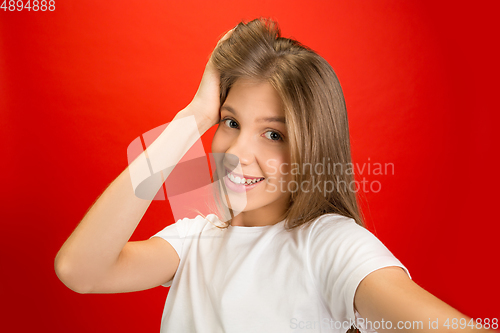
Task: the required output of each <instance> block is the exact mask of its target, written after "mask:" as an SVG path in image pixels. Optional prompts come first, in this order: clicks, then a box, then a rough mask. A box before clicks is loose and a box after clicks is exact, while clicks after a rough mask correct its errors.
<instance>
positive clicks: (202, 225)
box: [152, 214, 222, 238]
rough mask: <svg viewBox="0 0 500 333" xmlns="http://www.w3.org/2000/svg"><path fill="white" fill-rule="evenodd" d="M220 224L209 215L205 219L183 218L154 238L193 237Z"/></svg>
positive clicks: (199, 217)
mask: <svg viewBox="0 0 500 333" xmlns="http://www.w3.org/2000/svg"><path fill="white" fill-rule="evenodd" d="M221 223H222V222H220V220H219V219H218V217H217V216H216V215H214V214H209V215H207V216H205V217H203V216H201V215H198V216H196V217H195V218H187V217H186V218H183V219H179V220H177V222H175V223H173V224H171V225H168V226H166V227H165V228H164V229H163V230H161V231H160V232H158V233H157V234H156V235H154V236H159V237H163V238H166V237H175V238H186V237H188V236H193V235H195V234H199V233H201V232H204V231H207V230H210V229H213V228H216V226H215V225H219V224H221ZM154 236H152V237H154Z"/></svg>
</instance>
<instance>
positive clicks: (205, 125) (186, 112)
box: [174, 104, 216, 135]
mask: <svg viewBox="0 0 500 333" xmlns="http://www.w3.org/2000/svg"><path fill="white" fill-rule="evenodd" d="M197 110H199V109H198V107H197V106H196V105H193V104H189V105H188V106H186V107H185V108H184V109H182V110H181V111H179V112H178V113H177V115H176V116H175V118H174V119H176V118H183V117H189V116H194V117H195V120H196V125H197V126H198V131H199V132H200V135H203V133H205V132H206V131H207V130H208V129H210V128H211V127H212V126H214V125H215V124H216V121H214V120H212V119H209V118H208V117H206V116H205V115H203V114H201V113H200V112H197Z"/></svg>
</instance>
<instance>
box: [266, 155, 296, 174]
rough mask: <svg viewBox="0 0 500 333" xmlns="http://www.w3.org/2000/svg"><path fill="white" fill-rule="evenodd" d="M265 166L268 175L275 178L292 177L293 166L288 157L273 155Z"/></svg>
mask: <svg viewBox="0 0 500 333" xmlns="http://www.w3.org/2000/svg"><path fill="white" fill-rule="evenodd" d="M265 167H266V171H267V172H266V173H267V175H268V176H271V177H274V178H275V179H284V180H287V179H288V178H289V177H290V171H291V167H290V163H289V162H288V160H287V159H284V158H276V156H273V157H272V158H270V159H267V160H266V164H265Z"/></svg>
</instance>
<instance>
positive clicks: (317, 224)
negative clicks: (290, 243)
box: [304, 214, 375, 240]
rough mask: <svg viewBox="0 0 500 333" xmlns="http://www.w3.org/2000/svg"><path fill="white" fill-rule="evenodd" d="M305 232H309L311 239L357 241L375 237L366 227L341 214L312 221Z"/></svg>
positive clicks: (324, 216) (326, 215) (327, 215)
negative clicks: (360, 238) (357, 239)
mask: <svg viewBox="0 0 500 333" xmlns="http://www.w3.org/2000/svg"><path fill="white" fill-rule="evenodd" d="M304 230H307V232H308V234H309V237H310V239H311V240H312V239H315V238H320V239H326V238H335V239H337V240H340V239H355V238H358V237H360V236H364V237H375V236H373V234H372V233H371V232H370V231H369V230H367V229H366V228H365V227H363V226H361V225H359V224H357V223H356V221H355V220H354V219H352V218H350V217H346V216H343V215H339V214H325V215H322V216H320V217H318V218H317V219H316V220H314V221H312V222H311V223H310V225H308V226H307V227H306V228H304Z"/></svg>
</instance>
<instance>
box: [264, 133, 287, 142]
mask: <svg viewBox="0 0 500 333" xmlns="http://www.w3.org/2000/svg"><path fill="white" fill-rule="evenodd" d="M268 133H270V134H269V135H268ZM264 136H265V137H266V138H268V139H269V140H272V141H281V140H283V138H282V137H281V135H280V134H279V133H278V132H275V131H267V132H266V133H265V134H264Z"/></svg>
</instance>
